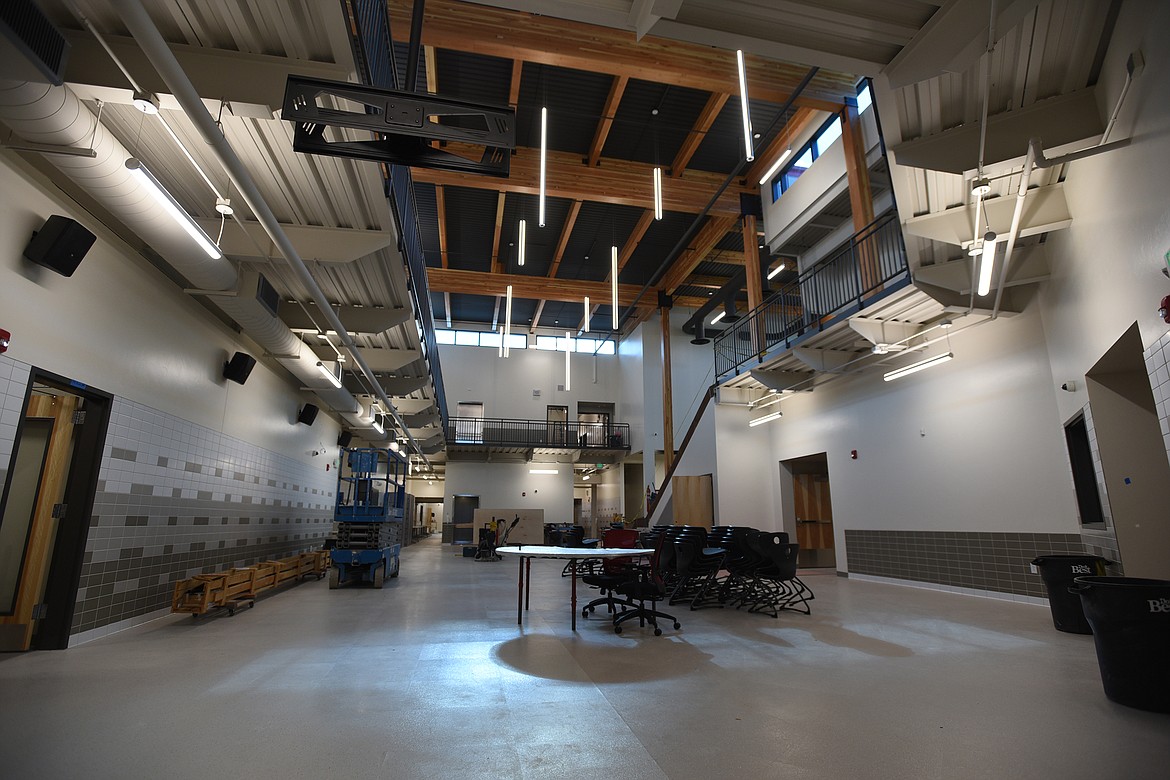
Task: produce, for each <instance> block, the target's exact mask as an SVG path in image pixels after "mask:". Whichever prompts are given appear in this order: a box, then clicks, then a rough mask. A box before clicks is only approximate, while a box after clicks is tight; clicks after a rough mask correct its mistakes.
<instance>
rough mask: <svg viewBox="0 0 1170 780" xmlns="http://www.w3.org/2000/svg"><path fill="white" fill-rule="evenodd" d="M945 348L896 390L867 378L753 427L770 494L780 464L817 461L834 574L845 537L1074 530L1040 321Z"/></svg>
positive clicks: (964, 337) (1003, 324)
mask: <svg viewBox="0 0 1170 780" xmlns="http://www.w3.org/2000/svg"><path fill="white" fill-rule="evenodd" d="M952 348H953V351H954V353H955V359H954V360H952V361H951V362H949V363H946V364H943V365H941V366H938V367H936V368H932V369H929V370H927V371H923V372H920V373H918V374H914V375H912V376H910V377H906V378H904V379H901V380H897V381H895V382H889V383H887V382H883V381H882V376H881V372H880V371H874V372H872V373H867V374H864V375H861V376H859V377H856V378H842V379H839V380H836V381H834V382H830V383H828V384H826V385H824V386H822V387H819V388H818V389H816V390H815V391H814V392H812V393H807V394H804V393H801V394H796V395H794V396H792V397H791V398H789V399H786V400H785V401H783V409H784V417H782V418H781V419H779V420H777V421H775V422H772V423H768V424H766V425H763V426H760V427H761V428H763V429H766V430H768V431H769V435H770V437H771V466H770V469H771V471H772V474H771V476H770V482H771V484H773V485H777V481H778V479H779V477H778V474H779V461H781V460H786V459H789V458H796V457H801V456H804V455H810V454H814V453H819V452H825V453H827V454H828V465H829V476H830V481H831V490H832V500H833V516H834V532H835V535H836V545H837V548H838V553H839V555H838V568H844V566H845V561H844V554H843V553H844V549H843V548H844V531H845V529H883V530H932V531H950V530H954V531H959V530H962V531H1013V532H1049V533H1059V532H1064V533H1075V532H1076V531H1077V530H1078V523H1077V510H1076V506H1075V497H1074V494H1073V487H1072V477H1071V474H1070V471H1069V467H1068V456H1067V453H1066V450H1065V445H1064V438H1063V429H1062V426H1061V420H1060V419H1059V418H1058V416H1057V412H1056V404H1055V398H1054V395H1055V392H1056V391H1055V389H1054V385H1053V382H1052V377H1051V374H1050V373H1049V370H1048V359H1047V352H1046V349H1045V342H1044V331H1043V328H1042V326H1041V320H1040V316H1039V313H1038V312H1037V311H1035V310H1033V311H1031V312H1028V313H1025V314H1023V315H1020V316H1018V317H1015V318H1012V319H1002V318H1001V319H1000V320H997V321H996V322H994V323H990V324H987V325H985V326H982V327H976V328H972V329H971V330H969V331H966V332H962V333H956V334H955V336H954V337H953V339H952ZM935 351H938V350H937V348H936V350H935ZM932 353H933V352H932ZM906 362H910V359H909V358H899V359H896V360H895V361H891V367H892V366H894V365H901V364H904V363H906ZM722 422H725V421H724V420H723V419H722V418H721V423H722ZM726 422H728V423H729V422H730V420H727V421H726ZM732 435H734V430H733V431H732ZM854 449H856V450H857V451H858V458H857V460H852V459H851V458H850V451H851V450H854ZM747 450H748V447H744V451H745V454H744V457H745V458H747V457H750V456H749V455H747V454H746V451H747ZM726 465H727V464H725V463H723V462H721V463H720V466H721V469H720V480H721V481H722V480H723V479H725V478H726V475H727V468H726V467H725V466H726ZM774 493H775V495H774V498H773V501H774V502H777V501H779V500H782V499H783V498H784V497H783V496H781V495H780V494H779V488H778V487H777V488H776V489H775V491H774ZM778 505H779V504H778V503H774V504H773V506H778Z"/></svg>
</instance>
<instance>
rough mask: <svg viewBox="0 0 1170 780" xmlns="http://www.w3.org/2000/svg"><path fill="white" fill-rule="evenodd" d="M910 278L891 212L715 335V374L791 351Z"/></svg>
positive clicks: (900, 237)
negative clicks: (776, 350) (775, 352)
mask: <svg viewBox="0 0 1170 780" xmlns="http://www.w3.org/2000/svg"><path fill="white" fill-rule="evenodd" d="M909 278H910V276H909V269H908V267H907V263H906V245H905V244H904V243H903V239H902V229H901V225H900V224H899V223H898V215H897V213H896V212H893V211H891V212H890V213H888V214H886V215H884V216H882V217H879V218H878V219H876V220H875V221H873V222H872V223H870V224H869V225H867V226H866V227H865V228H863V229H862V230H860V231H859V232H858V233H857V234H856V235H855V236H853V238H851V239H850V240H849V244H848V245H847V246H845V247H843V248H842V249H841V250H840V251H838V252H837V253H835V254H833V255H830V256H829V257H827V258H825V259H824V260H822V261H821V262H819V263H817V264H816V265H814V266H812V267H810V268H806V269H805V270H804V271H803V272H802V273H801V274H800V276H799V277H797V279H796V281H794V282H791V283H789V284H787V285H785V286H784V287H781V288H780V289H779V290H777V291H776V292H775V293H774V294H772V295H771V296H770V297H769V298H768V299H767V300H766V301H764V302H763V303H762V304H760V305H759V306H758V307H756V308H755V309H753V310H752V311H750V312H748V314H747V315H746V316H744V317H743V318H742V319H740V320H739V321H738V322H736V323H734V324H733V325H731V326H729V327H728V328H726V329H725V330H724V331H723V332H722V333H720V334H719V335H718V336H716V337H715V344H714V348H715V376H716V377H717V378H719V379H722V378H724V377H725V376H727V375H728V374H731V373H733V372H735V373H738V371H739V369H740V367H741V366H743V365H744V364H746V363H749V362H750V361H752V360H754V359H755V358H756V357H758V356H759V355H760V354H761V353H763V352H766V351H767V352H770V351H772V350H773V348H774V347H776V346H778V345H780V344H784V347H785V349H787V348H790V347H791V346H792V345H793V343H794V342H796V341H798V340H800V339H802V338H804V337H806V336H807V335H809V334H811V333H815V332H817V331H820V330H824V329H825V328H827V327H829V326H830V325H833V324H835V323H836V322H837V321H839V320H840V318H841V317H843V316H845V315H847V314H850V313H852V312H853V311H856V310H858V309H860V308H862V307H863V306H864V305H865V303H866V298H867V297H869V296H871V295H872V294H874V293H876V292H878V291H880V290H882V289H883V288H888V287H889V286H890V285H891V283H893V282H895V280H898V279H904V280H905V281H906V282H909ZM899 286H901V285H899Z"/></svg>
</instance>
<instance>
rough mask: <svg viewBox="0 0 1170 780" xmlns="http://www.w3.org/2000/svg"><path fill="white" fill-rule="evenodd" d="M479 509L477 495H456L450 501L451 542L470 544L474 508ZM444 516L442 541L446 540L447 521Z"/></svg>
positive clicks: (473, 525) (472, 538)
mask: <svg viewBox="0 0 1170 780" xmlns="http://www.w3.org/2000/svg"><path fill="white" fill-rule="evenodd" d="M477 509H479V496H467V495H457V496H455V497H454V499H453V501H452V507H451V514H452V515H453V517H452V518H451V524H450V525H451V536H450V541H451V542H452V543H453V544H471V543H472V542H473V541H475V510H477ZM445 520H446V518H444V523H443V541H444V542H446V541H448V536H447V523H446V522H445Z"/></svg>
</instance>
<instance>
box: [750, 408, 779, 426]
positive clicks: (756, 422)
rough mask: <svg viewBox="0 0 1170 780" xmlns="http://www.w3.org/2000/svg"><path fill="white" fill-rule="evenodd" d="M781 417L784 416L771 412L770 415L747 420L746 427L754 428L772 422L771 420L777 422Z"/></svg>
mask: <svg viewBox="0 0 1170 780" xmlns="http://www.w3.org/2000/svg"><path fill="white" fill-rule="evenodd" d="M783 416H784V413H783V412H780V411H775V412H772V413H771V414H765V415H764V416H763V417H757V418H756V419H754V420H748V427H749V428H755V427H756V426H757V425H763V424H764V423H769V422H772V421H773V420H778V419H780V418H781V417H783Z"/></svg>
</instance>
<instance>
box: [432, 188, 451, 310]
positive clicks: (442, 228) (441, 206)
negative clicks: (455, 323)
mask: <svg viewBox="0 0 1170 780" xmlns="http://www.w3.org/2000/svg"><path fill="white" fill-rule="evenodd" d="M435 214H436V216H437V217H438V223H439V262H440V263H442V265H443V267H444V268H446V267H447V196H446V195H445V194H444V193H443V188H442V187H435ZM443 312H444V314H446V318H447V327H448V328H449V327H451V293H449V292H445V293H443Z"/></svg>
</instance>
